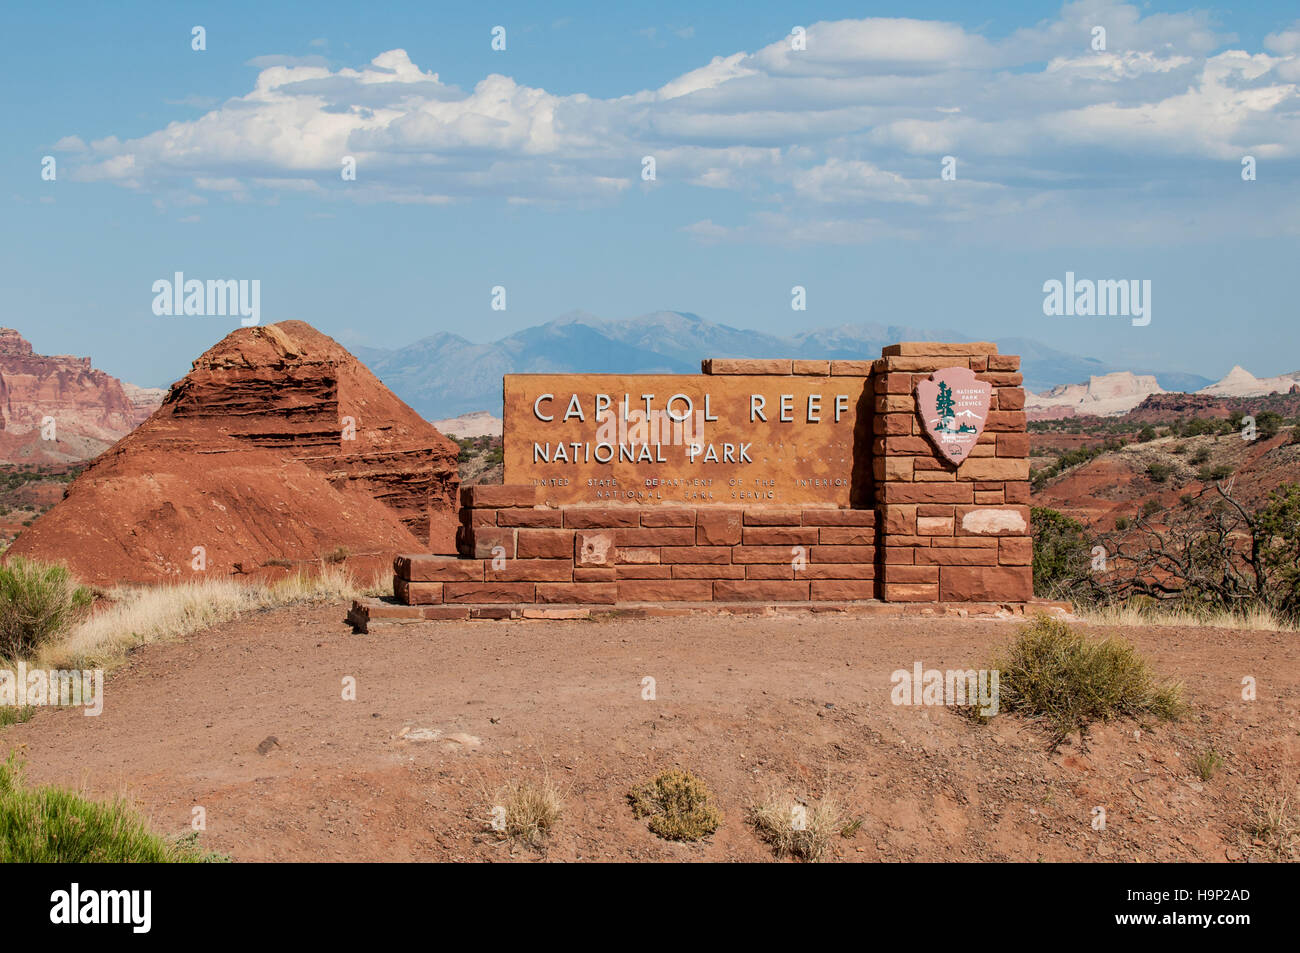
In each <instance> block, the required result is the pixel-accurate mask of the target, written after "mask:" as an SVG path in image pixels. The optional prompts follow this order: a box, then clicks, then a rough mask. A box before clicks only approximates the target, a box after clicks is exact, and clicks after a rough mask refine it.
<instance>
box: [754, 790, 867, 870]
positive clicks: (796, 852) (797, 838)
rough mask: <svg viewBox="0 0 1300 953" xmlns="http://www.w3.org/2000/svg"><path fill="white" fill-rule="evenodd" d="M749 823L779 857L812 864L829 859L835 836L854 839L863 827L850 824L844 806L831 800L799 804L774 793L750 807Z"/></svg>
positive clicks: (826, 798) (857, 823) (800, 802)
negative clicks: (852, 837)
mask: <svg viewBox="0 0 1300 953" xmlns="http://www.w3.org/2000/svg"><path fill="white" fill-rule="evenodd" d="M749 823H750V824H751V825H752V826H753V828H754V832H755V833H756V834H758V836H759V837H760V838H762V839H763V840H764V841H766V842H767V843H768V844H771V845H772V850H773V851H774V852H775V854H776V856H777V857H794V858H797V859H798V860H804V861H808V862H809V863H817V862H818V861H820V860H823V859H824V858H825V857H826V853H827V851H828V850H829V848H830V844H831V839H832V838H833V837H835V836H836V835H840V836H847V837H851V836H853V834H854V833H856V831H857V829H858V827H860V826H861V824H860V822H858V821H850V820H849V817H848V814H847V812H846V811H845V809H844V806H843V805H842V804H841V803H840V802H839V801H837V800H835V799H834V798H832V797H829V796H826V797H822V798H819V799H817V800H813V801H799V800H796V799H794V798H791V797H788V796H781V795H779V794H778V793H777V792H775V791H769V792H768V793H767V795H766V797H764V799H763V800H762V801H760V802H758V803H757V804H754V805H752V806H751V807H750V809H749Z"/></svg>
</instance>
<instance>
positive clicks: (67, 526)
mask: <svg viewBox="0 0 1300 953" xmlns="http://www.w3.org/2000/svg"><path fill="white" fill-rule="evenodd" d="M457 453H458V447H457V446H456V444H455V443H454V442H452V441H451V440H448V439H447V438H446V437H444V436H443V435H442V434H440V433H438V431H437V430H435V429H434V428H433V427H432V426H431V425H430V424H428V423H426V422H425V421H424V420H423V419H422V418H421V417H420V416H419V415H418V414H416V413H415V411H413V410H411V408H409V407H408V406H407V405H406V404H404V403H402V402H401V401H400V400H398V399H397V397H395V396H394V395H393V394H392V393H391V392H390V391H389V390H388V389H387V388H385V387H384V385H383V384H381V383H380V382H379V380H378V379H376V378H375V376H374V375H373V374H371V373H370V372H369V371H368V370H367V369H366V368H365V367H364V366H362V365H361V364H360V363H359V362H358V361H357V360H356V358H354V357H353V356H352V355H351V354H349V353H348V352H347V351H346V350H344V349H343V348H342V347H340V346H339V345H338V344H337V343H336V342H335V341H333V340H332V339H331V338H329V337H326V336H325V335H323V334H321V333H320V332H318V331H316V330H315V329H314V328H312V327H311V326H310V325H308V324H305V323H303V322H301V321H286V322H282V323H280V324H274V325H269V326H266V327H254V328H241V329H239V330H236V331H234V332H232V333H231V334H229V335H228V336H227V337H226V338H225V339H224V340H222V341H221V342H219V343H218V344H217V345H216V346H215V347H213V348H211V349H210V350H208V351H207V352H205V353H204V354H203V355H202V356H201V357H199V359H198V360H196V361H195V362H194V367H193V370H192V371H191V372H190V373H189V374H188V375H186V376H185V377H184V378H183V379H182V380H180V381H178V382H177V383H176V384H174V385H173V386H172V388H171V390H170V391H169V392H168V394H167V397H166V399H165V400H164V401H163V404H162V406H161V407H160V408H159V410H158V411H157V413H155V414H154V415H153V416H152V417H151V418H150V419H149V420H148V421H146V422H145V423H143V424H141V425H140V426H139V427H138V428H137V429H136V430H135V431H134V432H132V433H131V434H130V435H129V436H127V437H126V438H124V439H123V440H121V441H120V442H119V443H118V444H117V445H115V446H114V447H113V448H112V449H111V450H109V451H108V452H106V453H105V454H103V455H102V456H101V457H99V458H98V459H96V460H95V461H94V463H92V464H91V465H90V466H89V467H88V468H87V469H86V471H85V472H84V473H82V475H81V476H80V477H79V478H78V479H77V480H76V481H74V482H73V483H72V484H71V486H70V487H69V490H68V494H67V496H66V498H65V499H64V500H63V501H62V502H61V503H59V504H58V505H57V506H55V507H54V508H53V509H52V510H50V511H49V512H48V513H46V514H45V515H44V516H42V517H41V518H40V519H38V520H37V521H36V522H35V523H34V524H33V525H32V526H31V527H29V528H28V529H27V530H26V531H25V532H24V533H23V534H22V535H21V536H20V537H19V538H18V540H17V542H16V543H15V544H14V545H13V547H12V548H11V549H10V552H11V553H15V554H21V555H27V556H32V557H35V558H39V559H44V560H57V561H64V562H66V563H67V564H68V565H69V566H71V567H72V569H73V570H74V571H75V572H76V573H77V574H78V575H80V576H81V577H82V578H84V579H88V580H91V581H94V582H98V583H109V582H114V581H154V580H162V579H187V578H192V577H194V576H197V575H198V574H199V573H198V572H196V571H195V570H194V569H192V563H193V561H194V558H195V557H194V555H193V550H194V547H199V546H201V547H203V549H204V556H205V559H206V567H207V568H206V570H205V571H206V572H208V573H210V574H218V575H223V576H224V575H227V574H229V573H230V572H231V571H232V567H235V566H236V564H238V566H239V567H240V569H236V570H235V571H241V570H242V571H244V572H247V571H250V570H252V569H256V568H257V567H259V566H262V565H264V564H266V563H267V562H268V561H270V560H291V561H298V560H310V559H315V558H319V557H320V556H322V555H324V554H327V553H330V552H332V551H334V550H335V549H337V548H338V547H343V548H344V549H346V550H347V551H348V552H349V553H350V554H353V555H368V556H376V557H379V558H381V559H388V558H391V555H392V554H393V553H395V552H399V551H405V550H407V549H409V548H410V547H412V546H414V547H416V549H417V550H426V551H427V550H432V551H434V552H447V553H449V552H454V551H455V526H456V500H457V492H458V489H459V479H458V476H457V469H456V456H457Z"/></svg>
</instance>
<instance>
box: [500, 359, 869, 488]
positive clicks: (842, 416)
mask: <svg viewBox="0 0 1300 953" xmlns="http://www.w3.org/2000/svg"><path fill="white" fill-rule="evenodd" d="M866 383H867V379H866V378H865V377H851V376H828V377H818V376H783V377H782V376H774V375H753V376H750V375H728V376H722V375H708V374H638V375H630V376H629V375H620V374H507V375H506V376H505V384H504V389H505V400H504V407H505V420H504V437H503V442H504V455H505V482H506V483H507V484H528V485H532V486H535V487H538V488H540V491H539V497H545V498H546V499H547V500H548V501H552V502H553V503H555V504H559V505H563V504H572V503H602V502H608V503H670V502H673V503H689V504H691V505H701V504H709V503H717V504H724V505H733V506H734V505H754V504H827V505H833V506H841V507H847V506H849V505H851V503H853V502H855V500H854V499H853V494H852V490H853V488H854V486H855V459H854V446H855V434H854V431H855V428H858V427H859V426H861V427H863V428H866V427H868V426H869V419H870V415H871V403H870V397H869V395H868V394H867V393H866ZM868 442H869V441H863V443H864V445H865V444H866V443H868ZM868 465H869V461H866V460H863V461H862V462H861V463H860V464H858V466H859V467H865V466H868ZM858 482H860V481H858ZM864 492H865V491H864Z"/></svg>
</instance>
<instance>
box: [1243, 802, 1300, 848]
mask: <svg viewBox="0 0 1300 953" xmlns="http://www.w3.org/2000/svg"><path fill="white" fill-rule="evenodd" d="M1245 831H1246V834H1248V835H1249V837H1250V841H1251V845H1252V846H1254V847H1256V848H1259V849H1261V850H1262V851H1263V852H1264V855H1265V856H1266V857H1267V858H1268V859H1270V860H1278V861H1295V860H1300V803H1297V800H1296V797H1295V792H1294V791H1292V792H1290V793H1286V794H1283V793H1279V792H1277V791H1271V792H1267V793H1265V794H1262V795H1260V796H1258V797H1257V798H1256V799H1255V800H1254V801H1253V803H1252V804H1251V816H1250V818H1249V820H1248V821H1247V823H1246V827H1245Z"/></svg>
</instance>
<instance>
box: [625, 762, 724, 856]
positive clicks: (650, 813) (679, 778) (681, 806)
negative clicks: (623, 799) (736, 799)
mask: <svg viewBox="0 0 1300 953" xmlns="http://www.w3.org/2000/svg"><path fill="white" fill-rule="evenodd" d="M627 797H628V801H630V802H631V804H632V813H633V814H635V815H636V816H637V817H649V818H650V823H649V827H650V830H652V831H654V832H655V833H656V834H658V835H659V836H660V837H662V838H664V839H665V840H687V841H690V840H699V839H700V838H702V837H706V836H708V835H709V834H712V833H713V832H714V831H716V830H717V829H718V824H719V822H720V821H721V820H722V815H721V814H720V813H718V810H717V808H715V807H714V806H713V804H712V803H711V801H712V798H713V795H712V793H711V792H710V791H709V789H708V787H706V786H705V784H704V782H703V781H701V780H700V779H699V778H697V777H696V776H695V775H693V774H691V772H689V771H678V770H673V771H664V772H663V773H661V774H659V775H658V776H656V777H655V778H654V779H653V780H651V781H648V782H646V783H645V784H642V785H638V786H637V787H635V788H633V789H632V791H631V793H629V794H628V796H627Z"/></svg>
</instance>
